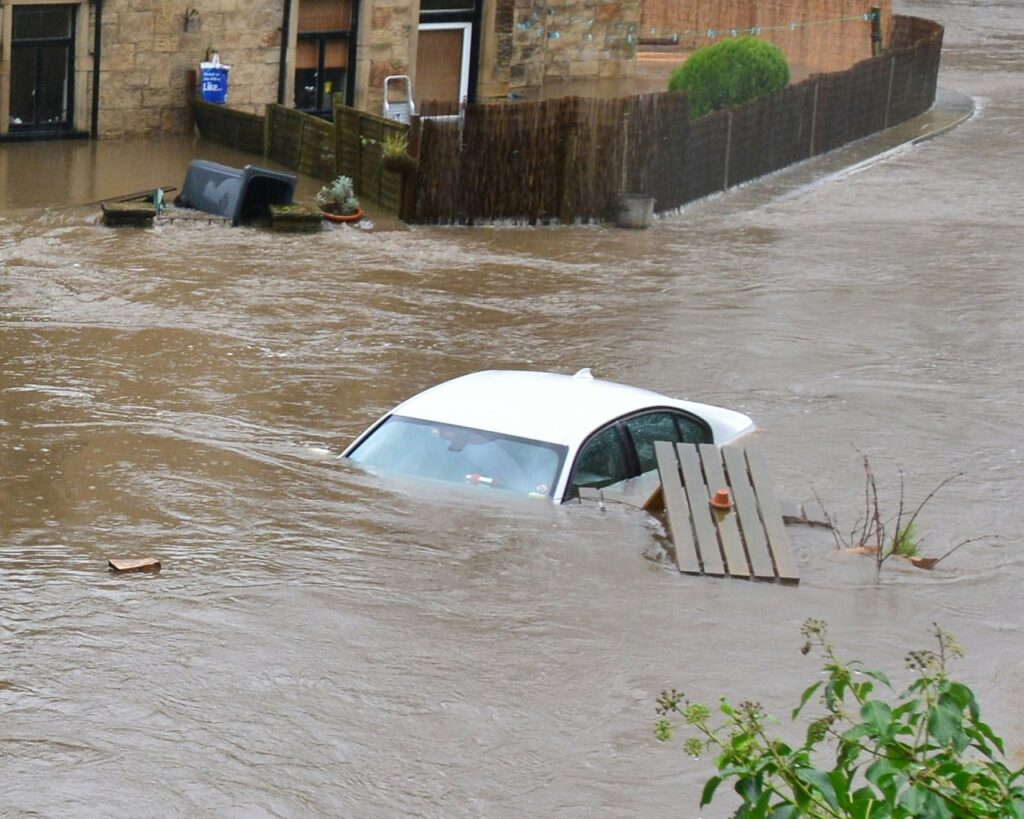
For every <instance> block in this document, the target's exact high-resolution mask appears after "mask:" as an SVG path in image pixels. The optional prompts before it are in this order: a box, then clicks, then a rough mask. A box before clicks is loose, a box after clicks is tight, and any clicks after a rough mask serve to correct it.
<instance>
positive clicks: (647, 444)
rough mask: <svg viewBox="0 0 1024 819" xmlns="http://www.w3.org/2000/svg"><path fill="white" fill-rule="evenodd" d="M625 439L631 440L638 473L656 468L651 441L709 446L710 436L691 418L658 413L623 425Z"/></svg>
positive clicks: (639, 416)
mask: <svg viewBox="0 0 1024 819" xmlns="http://www.w3.org/2000/svg"><path fill="white" fill-rule="evenodd" d="M625 425H626V429H628V430H629V437H630V438H632V439H633V446H634V448H635V449H636V457H637V460H638V461H639V463H640V472H641V474H642V473H644V472H647V471H649V470H651V469H655V468H656V467H657V465H658V462H657V459H656V458H655V455H654V442H655V441H674V442H676V443H685V444H710V443H711V434H710V432H708V430H707V428H706V427H705V426H704V425H703V424H702V423H701V422H699V421H697V420H696V419H694V418H690V417H689V416H687V415H682V414H680V413H676V412H669V411H667V410H662V411H660V412H650V413H647V414H646V415H638V416H637V417H635V418H630V419H628V420H627V421H626V422H625Z"/></svg>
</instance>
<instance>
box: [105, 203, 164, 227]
mask: <svg viewBox="0 0 1024 819" xmlns="http://www.w3.org/2000/svg"><path fill="white" fill-rule="evenodd" d="M102 209H103V224H105V225H108V226H109V227H118V226H120V225H129V226H132V227H149V226H150V225H152V224H153V220H154V219H155V218H156V205H155V204H153V203H152V202H104V203H103V205H102Z"/></svg>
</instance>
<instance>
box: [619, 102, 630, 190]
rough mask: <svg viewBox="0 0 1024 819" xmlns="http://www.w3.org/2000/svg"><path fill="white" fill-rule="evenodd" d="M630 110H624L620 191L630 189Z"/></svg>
mask: <svg viewBox="0 0 1024 819" xmlns="http://www.w3.org/2000/svg"><path fill="white" fill-rule="evenodd" d="M628 186H629V111H628V110H625V111H623V112H622V173H621V178H620V179H619V193H626V192H627V191H628V190H629V187H628Z"/></svg>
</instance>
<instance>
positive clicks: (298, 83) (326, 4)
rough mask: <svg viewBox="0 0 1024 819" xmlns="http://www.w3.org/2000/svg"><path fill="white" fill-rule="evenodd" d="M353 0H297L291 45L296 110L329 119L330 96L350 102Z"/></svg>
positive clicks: (331, 110)
mask: <svg viewBox="0 0 1024 819" xmlns="http://www.w3.org/2000/svg"><path fill="white" fill-rule="evenodd" d="M354 29H355V19H354V16H353V0H300V2H299V11H298V28H297V31H296V47H295V101H294V105H295V107H296V108H297V109H299V110H300V111H307V112H309V113H311V114H316V115H317V116H323V117H326V118H328V119H330V118H331V117H332V116H333V111H334V99H335V96H336V95H340V98H341V100H342V101H343V102H350V101H351V100H350V97H351V94H350V85H351V80H350V72H349V67H350V66H351V65H352V64H353V63H354V54H353V51H354V48H355V30H354Z"/></svg>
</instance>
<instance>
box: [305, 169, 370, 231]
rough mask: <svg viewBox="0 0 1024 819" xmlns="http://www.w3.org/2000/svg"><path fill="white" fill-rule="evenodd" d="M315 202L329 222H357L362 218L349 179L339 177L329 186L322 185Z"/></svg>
mask: <svg viewBox="0 0 1024 819" xmlns="http://www.w3.org/2000/svg"><path fill="white" fill-rule="evenodd" d="M316 202H317V204H318V205H319V206H320V210H322V211H323V213H324V218H325V219H326V220H327V221H329V222H358V221H359V220H360V219H362V218H363V209H362V208H361V207H359V200H358V199H357V198H356V195H355V190H354V189H353V187H352V179H351V178H350V177H347V176H339V177H338V178H337V179H335V180H334V181H333V182H332V183H331V184H330V185H324V186H323V187H322V188H320V192H319V193H317V195H316Z"/></svg>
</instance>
